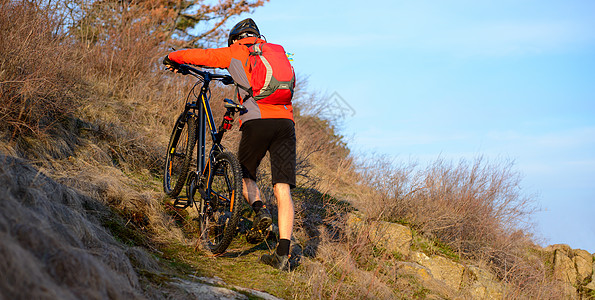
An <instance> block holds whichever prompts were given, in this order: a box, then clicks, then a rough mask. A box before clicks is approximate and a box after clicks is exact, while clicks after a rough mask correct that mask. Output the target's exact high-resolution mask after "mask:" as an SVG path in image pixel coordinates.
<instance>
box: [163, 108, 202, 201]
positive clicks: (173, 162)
mask: <svg viewBox="0 0 595 300" xmlns="http://www.w3.org/2000/svg"><path fill="white" fill-rule="evenodd" d="M195 144H196V121H195V119H194V118H192V117H189V116H188V115H184V114H182V115H180V117H179V118H178V120H177V121H176V125H175V126H174V130H173V131H172V133H171V137H170V139H169V146H168V147H167V154H166V156H165V168H164V176H163V191H164V192H165V194H167V195H168V196H170V197H172V198H173V197H177V196H178V195H179V194H180V192H181V191H182V188H183V187H184V183H185V180H186V177H187V176H188V170H189V168H190V162H191V161H192V153H193V151H194V145H195Z"/></svg>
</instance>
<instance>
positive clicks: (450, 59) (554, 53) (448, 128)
mask: <svg viewBox="0 0 595 300" xmlns="http://www.w3.org/2000/svg"><path fill="white" fill-rule="evenodd" d="M248 16H250V17H252V18H254V19H255V20H256V22H257V24H258V25H259V27H260V29H261V32H262V33H263V34H264V35H265V36H266V37H267V39H268V40H269V41H270V42H278V43H281V44H283V45H284V46H285V48H286V50H287V51H288V52H291V53H294V67H295V69H296V71H297V72H298V74H300V76H303V77H305V76H308V77H309V87H310V89H311V90H314V91H319V92H321V93H323V94H329V95H330V94H332V93H334V92H336V93H337V94H339V95H340V96H341V97H342V98H343V99H344V100H345V101H346V102H347V103H348V104H349V106H351V107H352V108H353V110H354V111H355V114H354V115H353V116H348V117H347V118H346V119H345V122H344V125H343V127H342V130H341V132H342V133H343V134H344V135H345V136H347V137H348V138H349V145H350V147H351V148H352V149H354V150H355V151H356V152H369V151H373V152H375V153H378V154H386V155H389V156H392V157H394V158H395V159H396V160H401V161H409V160H411V159H414V160H417V161H419V162H420V163H423V162H431V161H434V160H436V159H437V158H438V157H442V158H445V159H448V160H452V161H455V162H456V161H458V160H459V159H461V158H464V159H473V158H475V157H478V156H483V157H485V158H487V159H489V160H494V161H498V160H501V159H512V160H514V161H515V162H516V165H515V170H517V171H519V172H520V173H521V174H522V175H523V181H522V187H523V189H524V191H525V192H526V193H527V195H532V194H537V200H538V204H539V205H540V207H541V208H542V209H543V211H542V212H540V213H538V214H536V215H535V219H534V220H535V221H536V222H537V224H538V228H536V234H537V235H538V236H541V237H543V238H545V239H546V242H545V243H544V244H554V243H566V244H569V245H570V246H571V247H573V248H581V249H585V250H588V251H589V252H591V253H593V252H595V218H593V213H594V212H595V30H594V28H595V1H578V0H567V1H549V0H545V1H543V0H542V1H533V0H515V1H508V0H500V1H477V0H475V1H463V0H461V1H367V2H366V1H309V0H308V1H299V2H288V1H279V0H277V1H275V0H273V1H271V2H269V3H267V4H265V6H264V7H261V8H259V9H257V10H256V11H255V12H254V13H253V14H250V15H248V14H245V15H242V16H241V17H240V18H236V19H234V20H232V21H231V22H230V24H233V23H234V22H235V21H239V20H240V19H242V18H244V17H248Z"/></svg>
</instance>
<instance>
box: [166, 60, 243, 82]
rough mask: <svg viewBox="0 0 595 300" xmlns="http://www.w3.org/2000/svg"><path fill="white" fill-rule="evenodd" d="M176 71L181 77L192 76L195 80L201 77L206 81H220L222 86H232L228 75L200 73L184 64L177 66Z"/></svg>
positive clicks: (231, 80)
mask: <svg viewBox="0 0 595 300" xmlns="http://www.w3.org/2000/svg"><path fill="white" fill-rule="evenodd" d="M177 69H178V72H179V73H180V74H182V75H192V76H194V77H197V78H198V77H202V78H204V79H205V80H207V81H211V80H218V81H221V82H222V83H223V84H232V83H233V82H234V81H233V79H232V78H231V76H230V75H224V74H215V73H211V72H208V71H201V70H198V69H196V68H194V67H191V66H189V65H186V64H181V65H179V66H178V68H177Z"/></svg>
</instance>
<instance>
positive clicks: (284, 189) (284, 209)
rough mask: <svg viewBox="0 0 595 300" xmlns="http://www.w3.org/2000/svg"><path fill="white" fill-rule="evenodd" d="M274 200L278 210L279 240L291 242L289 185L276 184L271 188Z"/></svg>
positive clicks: (291, 215)
mask: <svg viewBox="0 0 595 300" xmlns="http://www.w3.org/2000/svg"><path fill="white" fill-rule="evenodd" d="M273 191H274V193H275V198H276V199H277V208H278V210H279V213H278V218H279V238H280V239H286V240H291V234H292V232H293V219H294V208H293V200H292V199H291V192H290V189H289V184H287V183H276V184H275V186H274V187H273Z"/></svg>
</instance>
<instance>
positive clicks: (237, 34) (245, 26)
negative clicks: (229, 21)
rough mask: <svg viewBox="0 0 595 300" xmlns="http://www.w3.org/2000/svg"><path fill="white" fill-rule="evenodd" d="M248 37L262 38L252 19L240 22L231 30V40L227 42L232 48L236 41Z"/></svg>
mask: <svg viewBox="0 0 595 300" xmlns="http://www.w3.org/2000/svg"><path fill="white" fill-rule="evenodd" d="M247 36H256V37H260V31H259V30H258V27H257V26H256V23H255V22H254V20H252V19H250V18H248V19H245V20H242V21H240V22H239V23H238V24H236V26H234V27H233V28H232V29H231V31H230V32H229V39H228V40H227V46H231V44H232V43H233V41H234V40H239V39H241V38H244V37H247Z"/></svg>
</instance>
